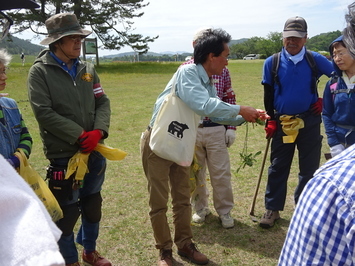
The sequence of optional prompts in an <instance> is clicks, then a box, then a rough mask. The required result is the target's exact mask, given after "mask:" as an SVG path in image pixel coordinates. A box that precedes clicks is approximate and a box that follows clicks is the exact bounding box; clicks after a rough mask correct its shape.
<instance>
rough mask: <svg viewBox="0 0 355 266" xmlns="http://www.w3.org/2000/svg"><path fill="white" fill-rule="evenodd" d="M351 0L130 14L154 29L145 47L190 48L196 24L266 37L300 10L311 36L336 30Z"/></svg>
mask: <svg viewBox="0 0 355 266" xmlns="http://www.w3.org/2000/svg"><path fill="white" fill-rule="evenodd" d="M147 2H149V1H147V0H145V1H144V3H147ZM351 3H352V1H346V0H297V1H287V0H177V1H173V0H150V4H149V5H148V6H147V7H145V8H143V9H141V10H140V11H142V12H144V15H143V16H142V17H140V18H136V19H135V20H134V27H135V31H134V33H139V34H142V35H143V36H150V37H153V36H157V35H159V38H158V39H157V40H156V41H155V42H154V43H151V44H150V45H149V46H150V51H151V52H157V53H159V52H165V51H174V52H177V51H186V52H192V37H193V35H194V33H195V32H196V31H197V30H198V29H200V28H202V27H206V26H208V27H214V28H223V29H224V30H226V31H227V32H228V33H229V34H231V35H232V39H234V40H236V39H241V38H250V37H254V36H257V37H267V35H268V34H269V33H270V32H282V30H283V26H284V23H285V21H286V20H287V19H288V18H290V17H293V16H301V17H304V18H305V19H306V21H307V24H308V36H309V37H313V36H315V35H318V34H320V33H325V32H329V31H336V30H342V29H343V28H344V27H345V18H344V15H345V14H346V12H347V6H348V5H349V4H351ZM18 37H19V38H24V37H23V36H21V35H18ZM90 37H93V35H91V36H90ZM35 42H36V41H35ZM37 42H39V41H37ZM131 51H132V50H131V49H130V48H129V47H125V48H122V49H121V50H119V51H117V50H115V51H107V50H106V51H100V55H106V54H117V53H121V52H131Z"/></svg>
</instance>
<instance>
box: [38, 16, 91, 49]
mask: <svg viewBox="0 0 355 266" xmlns="http://www.w3.org/2000/svg"><path fill="white" fill-rule="evenodd" d="M45 24H46V27H47V31H48V36H47V37H46V38H45V39H44V40H42V41H41V42H40V44H43V45H47V44H51V43H54V42H55V41H58V40H59V39H61V38H63V37H65V36H68V35H82V36H85V37H86V36H88V35H90V34H91V31H89V30H84V29H82V28H81V27H80V25H79V22H78V19H77V18H76V15H75V14H72V13H60V14H56V15H54V16H51V17H50V18H49V19H47V20H46V22H45Z"/></svg>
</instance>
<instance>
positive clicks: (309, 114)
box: [260, 16, 333, 228]
mask: <svg viewBox="0 0 355 266" xmlns="http://www.w3.org/2000/svg"><path fill="white" fill-rule="evenodd" d="M306 41H307V23H306V21H305V20H304V18H302V17H298V16H296V17H292V18H289V19H288V20H287V21H286V23H285V26H284V30H283V48H282V51H281V53H278V54H277V55H278V57H276V54H275V55H274V56H270V57H269V58H267V59H266V60H265V62H264V68H263V80H262V84H263V86H264V104H265V109H266V111H267V113H268V115H269V116H270V117H271V118H270V120H268V121H267V124H266V127H265V131H266V138H267V139H269V138H273V139H272V143H271V155H270V161H271V165H270V167H269V171H268V182H267V187H266V193H265V207H266V212H265V214H264V215H263V217H262V218H261V221H260V226H261V227H262V228H270V227H272V226H273V225H274V222H275V220H277V219H279V218H280V214H279V211H282V210H283V208H284V205H285V200H286V194H287V179H288V175H289V173H290V168H291V164H292V160H293V155H294V152H295V148H296V146H297V149H298V155H299V174H298V179H299V183H298V186H297V188H296V191H295V194H294V200H295V203H296V204H297V201H298V198H299V196H300V195H301V192H302V190H303V188H304V186H305V185H306V183H307V182H308V180H310V179H311V178H312V176H313V173H314V172H315V171H316V170H317V169H318V167H319V162H320V154H321V146H322V138H323V137H322V135H321V134H320V123H321V112H322V99H321V98H319V97H318V92H317V80H318V79H319V77H320V76H322V75H327V76H328V77H329V76H330V74H331V73H332V71H333V67H332V64H331V63H330V61H328V60H327V59H326V58H325V57H324V56H322V55H320V54H319V53H316V52H311V51H307V50H306V47H305V44H306ZM275 58H277V60H275ZM276 65H278V68H275V66H276ZM312 66H313V67H312ZM290 129H292V130H290Z"/></svg>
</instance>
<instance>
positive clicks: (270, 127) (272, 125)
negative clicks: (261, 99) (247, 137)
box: [265, 120, 277, 139]
mask: <svg viewBox="0 0 355 266" xmlns="http://www.w3.org/2000/svg"><path fill="white" fill-rule="evenodd" d="M276 129H277V123H276V120H268V121H267V123H266V126H265V132H266V138H267V139H270V138H272V137H273V136H274V135H275V132H276Z"/></svg>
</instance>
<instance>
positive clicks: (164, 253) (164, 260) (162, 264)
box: [158, 249, 173, 266]
mask: <svg viewBox="0 0 355 266" xmlns="http://www.w3.org/2000/svg"><path fill="white" fill-rule="evenodd" d="M158 266H173V252H172V250H171V249H161V250H160V255H159V261H158Z"/></svg>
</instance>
